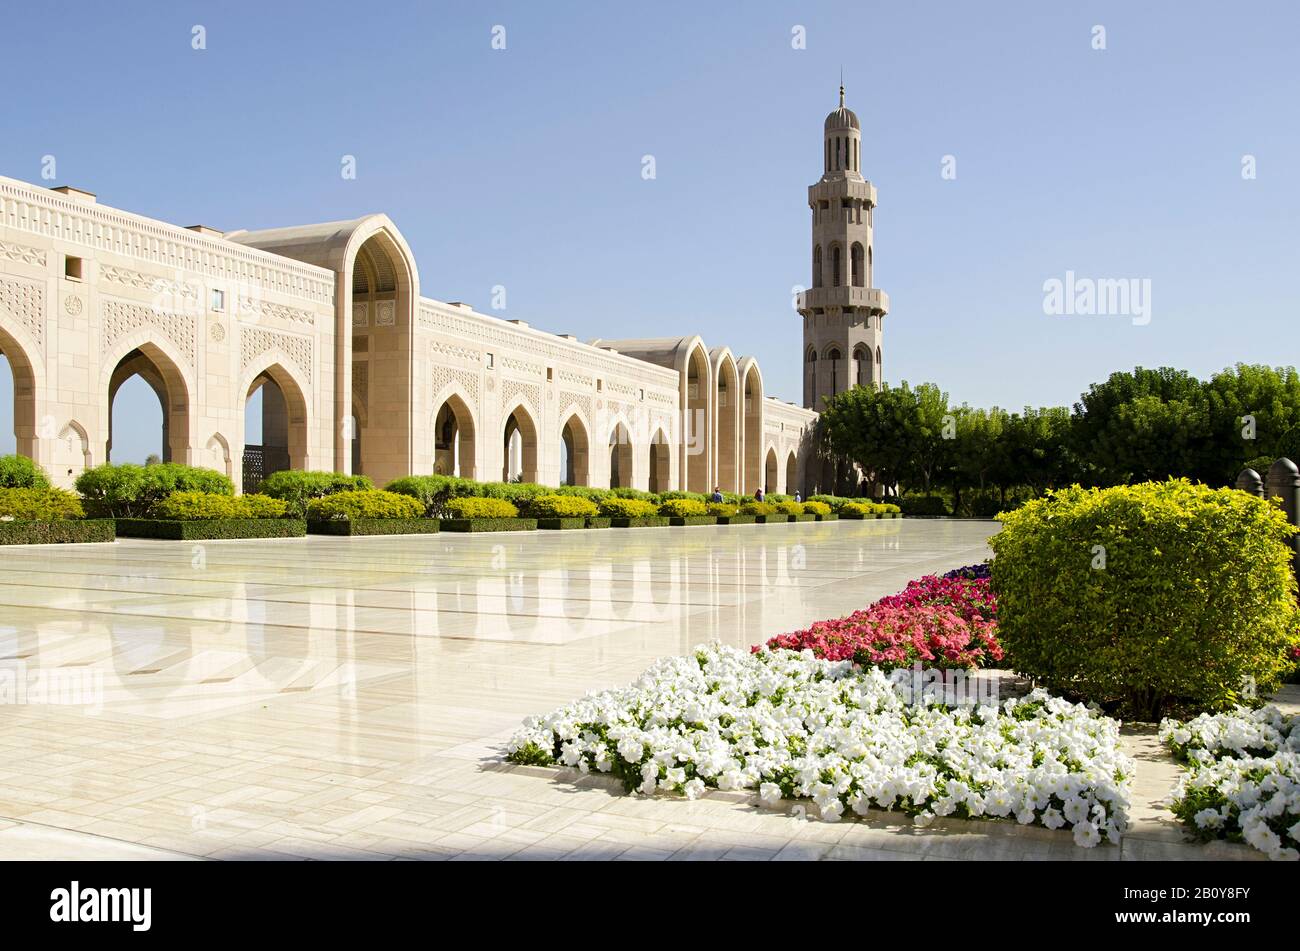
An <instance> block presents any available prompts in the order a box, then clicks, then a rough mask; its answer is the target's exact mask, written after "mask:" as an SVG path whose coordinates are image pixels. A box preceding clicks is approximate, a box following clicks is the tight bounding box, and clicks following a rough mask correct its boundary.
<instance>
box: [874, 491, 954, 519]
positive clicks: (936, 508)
mask: <svg viewBox="0 0 1300 951" xmlns="http://www.w3.org/2000/svg"><path fill="white" fill-rule="evenodd" d="M889 504H894V505H897V506H898V508H899V510H900V511H901V512H902V513H903V514H904V515H907V516H910V517H912V518H942V517H944V516H947V515H948V514H949V513H948V503H947V502H946V501H945V500H944V498H943V497H942V496H939V495H905V496H903V497H902V498H898V499H895V500H894V501H893V503H889Z"/></svg>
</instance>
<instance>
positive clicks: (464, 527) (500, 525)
mask: <svg viewBox="0 0 1300 951" xmlns="http://www.w3.org/2000/svg"><path fill="white" fill-rule="evenodd" d="M497 501H501V500H499V499H498V500H497ZM440 524H441V525H442V530H443V531H445V532H531V531H533V530H534V529H535V528H537V519H535V518H444V519H442V520H441V523H440Z"/></svg>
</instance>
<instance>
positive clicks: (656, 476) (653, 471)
mask: <svg viewBox="0 0 1300 951" xmlns="http://www.w3.org/2000/svg"><path fill="white" fill-rule="evenodd" d="M648 452H649V457H650V459H649V462H650V468H649V473H650V475H649V483H648V488H649V489H650V491H651V492H667V491H668V490H669V488H671V486H672V459H671V457H670V455H669V453H670V450H669V445H668V437H667V436H665V435H664V430H663V427H662V426H659V427H656V428H655V431H654V435H652V436H651V437H650V445H649V448H648Z"/></svg>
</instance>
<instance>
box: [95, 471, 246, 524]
mask: <svg viewBox="0 0 1300 951" xmlns="http://www.w3.org/2000/svg"><path fill="white" fill-rule="evenodd" d="M76 485H77V491H78V492H80V493H81V498H82V501H83V502H84V503H85V506H86V511H87V512H88V513H90V514H91V515H93V516H96V517H113V518H142V517H145V516H147V515H148V514H149V513H150V511H151V510H152V509H153V507H154V506H155V505H157V504H158V503H159V502H161V501H162V500H163V499H165V498H167V497H168V496H169V495H171V494H172V493H173V492H209V493H213V494H216V495H234V494H235V485H234V483H233V482H231V481H230V480H229V479H228V478H226V477H225V476H224V475H222V474H221V473H220V472H217V471H216V470H215V469H200V468H197V467H195V466H182V465H179V464H177V463H173V462H159V463H155V464H153V465H149V466H138V465H136V464H135V463H131V462H125V463H122V464H120V465H115V464H113V463H105V464H104V465H102V466H95V467H93V468H91V469H87V470H85V471H84V472H82V473H81V475H79V476H77V482H76Z"/></svg>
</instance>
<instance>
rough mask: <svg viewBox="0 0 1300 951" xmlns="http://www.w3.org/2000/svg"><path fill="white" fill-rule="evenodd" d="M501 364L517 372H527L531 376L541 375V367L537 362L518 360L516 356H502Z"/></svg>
mask: <svg viewBox="0 0 1300 951" xmlns="http://www.w3.org/2000/svg"><path fill="white" fill-rule="evenodd" d="M501 365H502V366H503V367H505V368H506V369H507V370H514V371H516V372H518V373H528V374H531V375H532V376H541V375H542V372H543V368H542V366H541V364H539V363H529V362H528V361H527V360H520V359H518V358H516V357H503V358H502V360H501Z"/></svg>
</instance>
